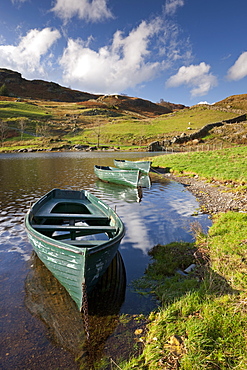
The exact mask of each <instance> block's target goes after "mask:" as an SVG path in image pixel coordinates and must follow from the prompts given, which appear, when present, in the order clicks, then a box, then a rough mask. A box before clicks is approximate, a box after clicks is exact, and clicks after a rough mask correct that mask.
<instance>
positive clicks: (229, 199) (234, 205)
mask: <svg viewBox="0 0 247 370" xmlns="http://www.w3.org/2000/svg"><path fill="white" fill-rule="evenodd" d="M154 172H156V173H158V174H159V175H161V176H163V177H164V178H166V179H170V180H173V181H176V182H179V183H180V184H182V185H184V187H185V188H186V189H188V190H189V191H190V192H191V193H192V194H193V195H194V196H195V197H196V199H197V201H198V202H199V204H200V211H201V212H202V213H207V214H211V215H213V214H217V213H220V212H228V211H233V212H244V213H245V212H247V191H246V190H245V191H239V190H237V187H239V185H236V184H232V183H231V181H228V182H227V181H225V182H224V183H222V182H219V181H216V180H214V181H212V182H210V183H209V182H207V181H205V180H202V179H200V178H199V176H198V177H197V176H196V177H187V176H174V175H173V174H171V173H167V172H165V169H164V168H154ZM230 184H231V185H232V188H230V187H229V186H228V185H230Z"/></svg>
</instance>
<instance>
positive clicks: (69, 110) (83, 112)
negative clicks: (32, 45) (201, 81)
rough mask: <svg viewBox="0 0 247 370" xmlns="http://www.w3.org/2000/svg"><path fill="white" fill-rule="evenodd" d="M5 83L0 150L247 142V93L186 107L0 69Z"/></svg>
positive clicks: (1, 98)
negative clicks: (84, 89) (76, 87)
mask: <svg viewBox="0 0 247 370" xmlns="http://www.w3.org/2000/svg"><path fill="white" fill-rule="evenodd" d="M3 85H5V86H6V88H7V92H8V95H9V96H0V123H1V125H2V127H1V144H2V148H1V150H0V151H3V150H7V151H9V150H10V151H11V150H18V149H20V148H29V149H30V150H31V149H35V150H37V149H38V148H43V149H51V148H52V149H54V150H56V149H63V148H65V149H66V148H67V149H68V148H70V149H73V148H74V147H78V146H80V147H95V146H98V145H99V146H101V147H110V148H113V147H114V148H121V149H128V150H132V149H134V150H137V149H138V150H147V147H149V148H150V150H151V147H152V149H153V150H161V149H162V148H163V149H164V148H167V147H168V149H169V148H172V149H174V150H188V147H189V146H190V147H191V150H201V148H202V150H203V148H205V144H210V145H213V146H214V148H215V147H216V146H220V147H222V146H224V147H225V146H235V145H246V144H247V123H246V112H247V94H243V95H234V96H230V97H228V98H226V99H224V100H222V101H220V102H217V103H215V104H214V105H212V106H211V105H196V106H193V107H185V106H183V105H180V104H172V103H169V102H164V101H163V100H162V99H161V101H160V103H157V104H155V103H152V102H150V101H148V100H144V99H140V98H136V97H128V96H125V95H94V94H90V93H86V92H81V91H76V90H71V89H68V88H65V87H62V86H60V85H58V84H55V83H53V82H46V81H41V80H33V81H29V80H25V79H23V78H22V76H21V74H20V73H18V72H14V71H10V70H6V69H0V87H1V86H3ZM205 128H207V129H206V130H205ZM153 143H154V146H153ZM155 143H158V144H157V145H156V144H155ZM150 144H152V146H151V145H150ZM208 147H209V145H208Z"/></svg>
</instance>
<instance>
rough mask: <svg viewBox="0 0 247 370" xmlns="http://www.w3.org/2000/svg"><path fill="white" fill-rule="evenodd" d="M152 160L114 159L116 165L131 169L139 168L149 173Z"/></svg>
mask: <svg viewBox="0 0 247 370" xmlns="http://www.w3.org/2000/svg"><path fill="white" fill-rule="evenodd" d="M151 164H152V162H150V161H127V160H122V159H114V165H115V166H116V167H118V168H122V169H126V170H131V169H138V170H140V171H141V172H142V173H148V172H149V171H150V166H151Z"/></svg>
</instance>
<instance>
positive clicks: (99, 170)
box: [94, 166, 141, 187]
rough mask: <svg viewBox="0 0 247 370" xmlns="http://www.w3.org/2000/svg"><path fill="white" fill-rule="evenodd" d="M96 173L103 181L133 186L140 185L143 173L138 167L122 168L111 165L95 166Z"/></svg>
mask: <svg viewBox="0 0 247 370" xmlns="http://www.w3.org/2000/svg"><path fill="white" fill-rule="evenodd" d="M94 173H95V175H96V176H97V177H98V178H99V179H100V180H102V181H105V182H111V183H114V184H118V185H127V186H132V187H137V186H138V182H139V179H140V175H141V173H140V171H139V170H138V169H135V170H122V169H119V168H115V167H109V166H94Z"/></svg>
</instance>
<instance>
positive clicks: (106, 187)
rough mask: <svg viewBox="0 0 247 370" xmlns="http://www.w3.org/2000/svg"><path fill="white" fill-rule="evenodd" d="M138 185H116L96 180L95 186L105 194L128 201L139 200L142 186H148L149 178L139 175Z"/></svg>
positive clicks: (141, 195)
mask: <svg viewBox="0 0 247 370" xmlns="http://www.w3.org/2000/svg"><path fill="white" fill-rule="evenodd" d="M139 184H140V186H138V187H137V188H131V187H129V186H124V185H116V184H112V183H108V182H103V181H100V180H97V181H96V186H97V188H98V189H99V190H100V191H102V192H104V194H105V195H106V196H110V197H111V198H112V197H114V198H115V199H121V200H125V201H126V202H128V203H134V202H137V203H139V202H141V200H142V197H143V192H142V188H150V187H151V180H150V177H149V176H148V175H141V177H140V180H139Z"/></svg>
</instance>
